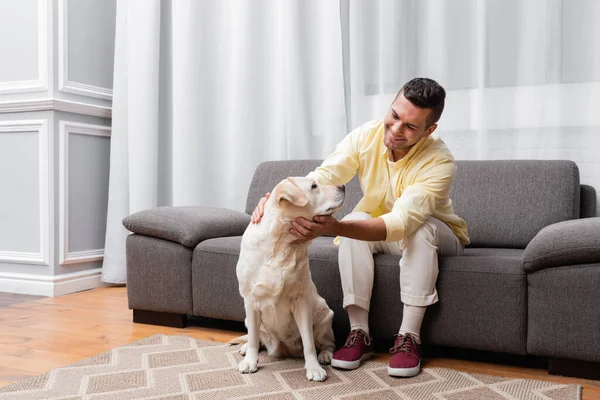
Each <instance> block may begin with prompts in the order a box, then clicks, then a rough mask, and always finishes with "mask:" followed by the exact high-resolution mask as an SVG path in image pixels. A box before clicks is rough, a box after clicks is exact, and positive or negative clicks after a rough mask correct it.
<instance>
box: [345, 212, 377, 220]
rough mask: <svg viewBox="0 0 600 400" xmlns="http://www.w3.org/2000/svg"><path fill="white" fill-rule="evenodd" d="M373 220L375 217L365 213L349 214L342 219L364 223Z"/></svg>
mask: <svg viewBox="0 0 600 400" xmlns="http://www.w3.org/2000/svg"><path fill="white" fill-rule="evenodd" d="M371 218H373V217H372V216H371V215H369V214H367V213H366V212H364V211H355V212H352V213H350V214H347V215H346V216H345V217H344V218H342V221H364V220H367V219H371Z"/></svg>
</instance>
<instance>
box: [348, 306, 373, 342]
mask: <svg viewBox="0 0 600 400" xmlns="http://www.w3.org/2000/svg"><path fill="white" fill-rule="evenodd" d="M346 311H348V318H349V319H350V330H354V329H362V330H363V331H365V332H366V334H367V335H368V334H369V311H367V310H365V309H364V308H360V307H359V306H354V305H351V306H348V307H346Z"/></svg>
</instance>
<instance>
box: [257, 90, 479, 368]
mask: <svg viewBox="0 0 600 400" xmlns="http://www.w3.org/2000/svg"><path fill="white" fill-rule="evenodd" d="M445 97H446V92H445V91H444V89H443V88H442V87H441V86H440V85H439V84H438V83H437V82H435V81H433V80H431V79H427V78H415V79H412V80H411V81H409V82H407V83H406V84H405V85H404V86H403V87H402V89H401V90H400V92H399V93H398V95H397V96H396V98H395V100H394V102H393V103H392V105H391V106H390V108H389V110H388V112H387V114H386V116H385V119H384V120H383V121H381V120H379V121H371V122H367V123H365V124H364V125H362V126H361V127H359V128H357V129H355V130H354V131H352V132H351V133H350V134H348V135H347V136H346V137H345V138H344V139H343V140H342V141H341V142H340V143H339V144H338V146H337V148H336V150H335V151H334V152H333V154H331V155H330V156H329V157H327V158H326V159H325V161H323V164H322V165H321V166H320V167H318V168H317V169H316V170H315V171H313V172H311V173H310V174H308V176H309V177H312V178H313V179H314V180H315V181H316V182H318V183H323V184H336V185H339V184H345V183H347V182H348V181H350V180H351V179H352V177H353V176H354V175H355V174H356V173H358V174H359V178H360V184H361V189H362V191H363V194H364V197H363V198H362V199H361V200H360V202H359V203H358V204H357V205H356V207H355V209H354V211H353V212H352V213H351V214H349V215H347V216H346V217H345V218H344V219H343V220H341V221H337V220H336V219H335V218H333V217H330V216H317V217H315V219H314V221H308V220H306V219H303V218H300V219H297V220H295V221H293V222H292V226H293V228H292V230H291V232H292V233H293V234H294V235H296V236H297V237H298V240H299V241H307V240H312V239H314V238H316V237H318V236H321V235H325V234H328V235H335V236H338V238H336V243H338V244H339V268H340V276H341V281H342V289H343V292H344V299H343V306H344V308H345V309H346V311H347V312H348V317H349V319H350V325H351V331H350V333H349V335H348V338H347V340H346V343H345V344H344V346H342V348H340V349H339V350H338V351H336V352H335V354H334V355H333V360H332V362H331V365H332V366H334V367H337V368H343V369H355V368H358V367H359V365H360V363H361V361H363V360H365V359H367V358H368V357H370V356H371V355H372V351H373V350H372V346H371V337H370V336H369V307H370V300H371V292H372V288H373V275H374V261H373V255H372V254H373V253H391V254H399V255H402V257H401V259H400V296H401V300H402V303H403V304H404V310H403V315H402V324H401V326H400V329H399V332H398V336H397V338H396V340H395V342H394V346H393V347H392V349H390V351H391V353H392V354H393V355H392V357H391V359H390V362H389V366H388V373H389V374H390V375H391V376H401V377H410V376H415V375H417V374H418V373H419V371H420V368H421V353H420V344H421V341H420V331H421V323H422V321H423V317H424V315H425V310H426V307H427V306H429V305H431V304H434V303H436V302H437V301H438V295H437V291H436V288H435V284H436V280H437V276H438V254H440V255H445V256H447V255H461V254H462V252H463V249H464V245H465V244H468V243H469V237H468V233H467V226H466V223H465V222H464V221H463V220H462V219H461V218H459V217H458V216H456V215H455V214H454V211H453V208H452V202H451V201H450V198H449V193H450V188H451V186H452V182H453V180H454V175H455V171H456V164H455V161H454V158H453V156H452V154H451V152H450V150H449V149H448V147H447V146H446V144H445V143H444V142H443V141H442V140H441V139H440V138H439V137H438V136H437V134H434V131H435V129H436V128H437V121H438V120H439V118H440V116H441V114H442V111H443V109H444V101H445ZM267 198H268V194H267V197H265V198H263V199H261V201H260V202H259V204H258V206H257V208H256V210H255V211H254V213H253V214H252V221H253V222H258V221H260V217H261V216H262V214H263V207H264V202H265V201H266V199H267Z"/></svg>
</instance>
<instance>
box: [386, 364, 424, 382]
mask: <svg viewBox="0 0 600 400" xmlns="http://www.w3.org/2000/svg"><path fill="white" fill-rule="evenodd" d="M419 372H421V363H419V365H417V366H416V367H412V368H392V367H390V366H388V375H389V376H396V377H399V378H410V377H413V376H417V375H419Z"/></svg>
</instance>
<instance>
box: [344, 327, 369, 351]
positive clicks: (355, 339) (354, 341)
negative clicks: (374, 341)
mask: <svg viewBox="0 0 600 400" xmlns="http://www.w3.org/2000/svg"><path fill="white" fill-rule="evenodd" d="M361 339H362V340H363V341H364V343H365V344H366V345H367V346H370V345H371V338H370V337H369V335H367V333H366V332H365V331H363V330H362V329H355V330H353V331H350V334H349V335H348V339H346V343H344V347H358V344H359V343H360V340H361Z"/></svg>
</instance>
